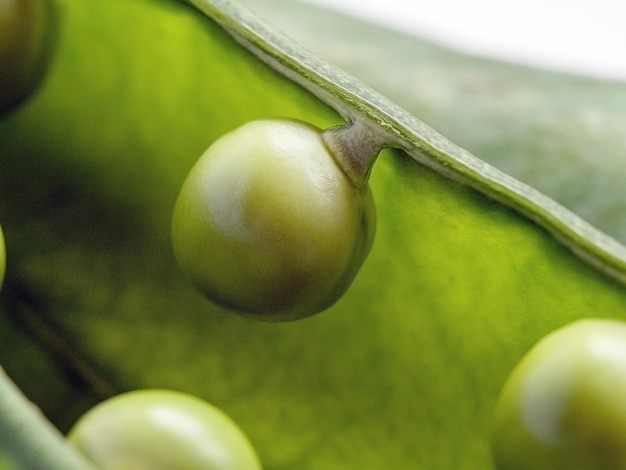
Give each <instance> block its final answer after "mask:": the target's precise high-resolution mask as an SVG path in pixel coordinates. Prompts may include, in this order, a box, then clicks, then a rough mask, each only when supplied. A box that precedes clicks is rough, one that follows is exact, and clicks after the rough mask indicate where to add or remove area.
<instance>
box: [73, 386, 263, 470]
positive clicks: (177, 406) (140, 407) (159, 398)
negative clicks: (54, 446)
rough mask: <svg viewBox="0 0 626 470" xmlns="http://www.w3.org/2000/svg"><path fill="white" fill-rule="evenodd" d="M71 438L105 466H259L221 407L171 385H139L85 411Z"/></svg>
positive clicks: (137, 469) (158, 469)
mask: <svg viewBox="0 0 626 470" xmlns="http://www.w3.org/2000/svg"><path fill="white" fill-rule="evenodd" d="M68 439H69V441H70V442H71V443H72V444H73V445H74V446H75V447H76V448H77V449H78V450H79V451H81V452H82V453H83V454H84V455H85V456H86V457H87V458H88V459H89V460H91V461H92V462H93V463H94V464H95V465H96V466H97V467H98V468H99V469H101V470H181V469H185V470H260V469H261V464H260V463H259V459H258V457H257V454H256V452H255V451H254V448H253V447H252V444H251V443H250V441H249V440H248V438H247V437H246V436H245V435H244V433H243V431H242V430H241V429H240V428H239V427H238V426H237V424H236V423H235V422H234V421H233V420H232V419H231V418H230V417H228V416H227V415H226V414H225V413H224V412H223V411H221V410H220V409H219V408H216V407H215V406H213V405H211V404H209V403H207V402H205V401H203V400H200V399H199V398H196V397H194V396H191V395H188V394H185V393H181V392H176V391H171V390H137V391H133V392H127V393H124V394H121V395H118V396H115V397H113V398H111V399H109V400H106V401H104V402H102V403H100V404H99V405H97V406H95V407H94V408H92V409H91V410H89V411H88V412H87V413H86V414H85V415H83V416H82V417H81V418H80V419H79V420H78V421H77V422H76V424H75V425H74V427H73V428H72V429H71V430H70V432H69V434H68Z"/></svg>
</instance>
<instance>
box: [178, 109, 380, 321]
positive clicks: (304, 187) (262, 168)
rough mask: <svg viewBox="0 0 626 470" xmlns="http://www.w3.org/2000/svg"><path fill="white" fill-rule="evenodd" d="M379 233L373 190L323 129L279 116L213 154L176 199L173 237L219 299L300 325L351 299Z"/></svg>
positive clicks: (219, 144)
mask: <svg viewBox="0 0 626 470" xmlns="http://www.w3.org/2000/svg"><path fill="white" fill-rule="evenodd" d="M374 230H375V212H374V205H373V199H372V195H371V193H370V190H369V187H368V186H367V185H364V186H362V187H359V188H357V187H356V186H355V185H353V184H352V183H351V182H350V180H349V179H348V178H347V177H346V175H345V174H344V173H343V171H342V170H341V169H340V167H339V166H338V164H337V162H336V161H335V158H334V157H333V155H332V154H331V153H330V152H329V150H328V149H327V147H326V145H325V144H324V141H323V139H322V137H321V134H320V131H319V129H317V128H315V127H313V126H310V125H308V124H305V123H302V122H299V121H293V120H286V119H284V120H280V119H276V120H262V121H253V122H250V123H247V124H245V125H243V126H241V127H239V128H238V129H236V130H234V131H232V132H230V133H228V134H226V135H224V136H223V137H221V138H220V139H218V140H217V141H216V142H215V143H214V144H213V145H212V146H211V147H210V148H209V149H208V150H207V151H206V152H205V153H204V155H203V156H202V157H201V158H200V160H199V161H198V162H197V163H196V165H195V166H194V167H193V169H192V170H191V172H190V174H189V176H188V178H187V180H186V181H185V183H184V184H183V187H182V189H181V192H180V195H179V197H178V200H177V202H176V206H175V210H174V215H173V222H172V239H173V246H174V252H175V255H176V258H177V259H178V262H179V264H180V266H181V268H182V270H183V272H184V273H185V274H186V275H187V277H188V278H189V279H190V280H191V281H192V282H193V284H194V285H195V286H196V287H197V288H198V289H199V290H200V291H202V292H203V293H204V294H205V295H206V296H207V297H208V298H209V299H211V300H213V301H214V302H216V303H217V304H220V305H222V306H225V307H228V308H231V309H233V310H235V311H237V312H239V313H243V314H247V315H252V316H255V317H256V318H261V319H264V320H292V319H297V318H302V317H306V316H309V315H312V314H315V313H318V312H320V311H322V310H325V309H326V308H328V307H329V306H331V305H332V304H333V303H335V302H336V301H337V300H338V299H339V298H340V297H341V295H342V294H343V293H344V292H345V290H346V289H347V288H348V286H349V285H350V283H351V282H352V280H353V279H354V277H355V275H356V273H357V272H358V270H359V268H360V267H361V265H362V263H363V261H364V259H365V257H366V255H367V253H368V252H369V249H370V247H371V244H372V240H373V235H374Z"/></svg>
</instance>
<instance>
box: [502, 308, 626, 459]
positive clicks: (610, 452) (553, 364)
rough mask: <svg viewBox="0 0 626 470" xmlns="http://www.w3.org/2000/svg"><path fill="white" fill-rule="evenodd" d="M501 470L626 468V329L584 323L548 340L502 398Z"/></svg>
mask: <svg viewBox="0 0 626 470" xmlns="http://www.w3.org/2000/svg"><path fill="white" fill-rule="evenodd" d="M491 444H492V451H493V457H494V462H495V464H496V467H497V468H498V469H500V470H557V469H558V470H563V469H567V470H624V469H626V324H624V323H622V322H618V321H614V320H581V321H578V322H575V323H573V324H571V325H568V326H566V327H564V328H562V329H559V330H557V331H555V332H553V333H552V334H550V335H548V336H547V337H545V338H544V339H542V340H541V341H540V342H539V343H538V344H537V345H536V346H535V347H533V348H532V349H531V351H530V352H529V353H528V354H527V355H526V356H525V357H524V358H523V359H522V361H521V362H520V363H519V365H518V366H517V367H516V368H515V370H514V371H513V373H512V374H511V376H510V378H509V379H508V381H507V383H506V385H505V387H504V389H503V391H502V394H501V396H500V399H499V402H498V405H497V408H496V412H495V419H494V425H493V432H492V438H491Z"/></svg>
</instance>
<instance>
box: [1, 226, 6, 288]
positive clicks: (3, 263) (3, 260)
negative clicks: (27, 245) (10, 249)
mask: <svg viewBox="0 0 626 470" xmlns="http://www.w3.org/2000/svg"><path fill="white" fill-rule="evenodd" d="M5 270H6V248H5V246H4V234H3V233H2V227H0V286H2V282H3V281H4V272H5Z"/></svg>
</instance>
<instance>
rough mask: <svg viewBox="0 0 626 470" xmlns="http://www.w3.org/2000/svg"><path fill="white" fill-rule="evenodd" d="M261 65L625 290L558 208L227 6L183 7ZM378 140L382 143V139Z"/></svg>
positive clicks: (580, 228)
mask: <svg viewBox="0 0 626 470" xmlns="http://www.w3.org/2000/svg"><path fill="white" fill-rule="evenodd" d="M187 2H188V3H190V4H191V5H193V6H194V7H196V8H197V9H198V10H200V11H202V12H203V13H204V14H206V15H207V16H208V17H210V18H211V19H213V20H214V21H216V22H217V23H218V24H219V25H220V26H221V27H222V28H224V29H225V30H226V31H227V32H228V33H229V34H230V35H232V36H233V38H234V39H235V40H237V41H238V42H239V43H240V44H242V46H244V47H245V48H246V49H248V50H249V51H250V52H252V53H253V54H255V55H256V56H257V57H258V58H259V59H260V60H262V61H263V62H265V63H266V64H267V65H269V66H270V67H272V68H273V69H275V70H277V71H278V72H280V73H282V74H283V75H285V76H286V77H287V78H289V79H291V80H293V81H294V82H296V83H298V84H299V85H300V86H302V87H303V88H305V89H307V90H308V91H309V92H311V93H312V94H314V95H315V96H317V97H318V98H319V99H320V100H322V101H323V102H325V103H326V104H328V105H329V106H331V107H333V108H334V109H336V110H337V111H338V112H339V113H340V114H341V115H342V116H344V118H346V120H349V121H354V120H361V121H363V122H365V123H367V124H368V125H369V127H370V128H371V130H372V132H375V133H378V134H381V140H382V141H384V142H385V146H386V147H390V148H396V149H400V150H402V151H404V152H406V154H408V155H409V156H410V157H412V158H413V159H415V160H416V161H417V162H419V163H420V164H422V165H424V166H427V167H429V168H431V169H433V170H435V171H437V172H438V173H440V174H442V175H444V176H446V177H448V178H450V179H453V180H455V181H457V182H460V183H462V184H464V185H467V186H469V187H472V188H474V189H475V190H477V191H479V192H481V193H483V194H484V195H486V196H488V197H490V198H492V199H494V200H496V201H497V202H499V203H502V204H504V205H505V206H508V207H510V208H512V209H514V210H515V211H517V212H519V213H520V214H521V215H523V216H525V217H526V218H528V219H530V220H532V221H534V222H535V223H537V224H538V225H539V226H541V227H542V228H544V229H545V230H546V231H547V232H549V233H550V234H551V235H552V236H553V237H555V238H556V239H557V240H559V241H560V242H561V243H563V244H564V245H565V246H566V247H567V248H568V249H569V250H570V251H571V252H573V253H574V254H575V255H576V256H578V257H579V258H581V259H582V260H583V261H585V262H587V263H588V264H590V265H591V266H593V267H594V268H596V269H598V270H599V271H601V272H603V273H604V274H606V275H608V276H610V277H612V278H613V279H615V280H617V281H618V282H620V283H622V284H626V247H625V246H624V245H622V244H621V243H619V242H618V241H617V240H615V239H614V238H612V237H610V236H608V235H606V234H605V233H603V232H601V231H600V230H598V229H596V228H595V227H594V226H593V225H591V224H589V223H588V222H586V221H585V220H583V219H582V218H580V217H579V216H577V215H575V214H574V213H573V212H571V211H570V210H568V209H566V208H565V207H564V206H562V205H560V204H559V203H557V202H556V201H554V200H553V199H551V198H549V197H547V196H546V195H544V194H543V193H541V192H539V191H537V190H535V189H533V188H532V187H530V186H528V185H526V184H524V183H522V182H520V181H519V180H516V179H515V178H513V177H511V176H509V175H507V174H505V173H503V172H502V171H500V170H498V169H496V168H495V167H493V166H491V165H490V164H488V163H486V162H484V161H483V160H481V159H479V158H478V157H476V156H474V155H473V154H471V153H470V152H469V151H467V150H465V149H463V148H461V147H459V146H457V145H456V144H454V143H453V142H451V141H450V140H448V139H447V138H445V137H444V136H442V135H441V134H439V133H438V132H437V131H435V130H434V129H432V128H431V127H429V126H428V125H426V124H425V123H424V122H422V121H421V120H419V119H418V118H417V117H415V116H413V115H412V114H410V113H409V112H407V111H405V110H404V109H402V108H401V107H400V106H398V105H397V104H395V103H393V102H392V101H391V100H389V99H387V98H385V97H384V96H383V95H381V94H379V93H377V92H376V91H374V90H372V89H371V88H369V87H368V86H367V85H365V84H364V83H362V82H360V81H359V80H357V79H356V78H354V77H352V76H350V75H349V74H347V73H345V72H344V71H342V70H341V69H338V68H336V67H333V66H331V65H330V64H327V63H325V62H323V61H322V60H320V59H319V58H317V57H316V56H314V55H313V54H311V53H309V52H308V51H306V50H305V49H304V48H302V47H300V46H298V45H297V44H296V43H295V42H294V41H293V40H291V39H289V38H288V37H287V36H285V35H283V34H281V33H280V32H278V31H276V30H275V29H273V28H271V27H270V26H269V25H267V24H265V23H264V22H263V21H261V20H260V19H259V18H257V17H256V16H255V15H254V14H253V13H252V12H250V11H248V10H247V9H245V8H243V7H241V6H240V5H237V4H235V3H233V2H231V1H229V0H187ZM383 134H384V137H383Z"/></svg>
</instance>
